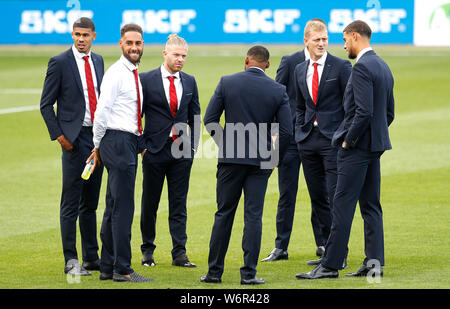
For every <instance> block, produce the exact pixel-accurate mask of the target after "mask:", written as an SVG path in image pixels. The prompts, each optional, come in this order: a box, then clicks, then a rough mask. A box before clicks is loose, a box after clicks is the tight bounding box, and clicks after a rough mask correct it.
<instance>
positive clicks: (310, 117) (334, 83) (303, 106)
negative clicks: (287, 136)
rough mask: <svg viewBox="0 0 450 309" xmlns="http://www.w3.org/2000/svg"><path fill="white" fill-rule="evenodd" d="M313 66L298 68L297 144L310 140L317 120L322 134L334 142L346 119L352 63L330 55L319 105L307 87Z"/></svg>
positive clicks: (320, 88)
mask: <svg viewBox="0 0 450 309" xmlns="http://www.w3.org/2000/svg"><path fill="white" fill-rule="evenodd" d="M309 64H310V60H307V61H304V62H302V63H300V64H298V65H297V67H296V68H295V83H296V87H295V90H296V96H295V98H296V108H295V111H296V122H295V141H296V142H297V143H298V142H301V141H303V140H304V139H306V138H307V137H308V135H309V133H310V132H311V131H312V128H313V123H314V120H315V119H316V118H317V122H318V124H319V130H320V132H321V133H322V134H323V135H325V136H326V137H328V138H329V139H330V140H331V139H332V137H333V134H334V132H335V131H336V129H337V128H338V127H339V125H340V123H341V122H342V120H343V119H344V107H343V104H342V99H343V97H344V91H345V87H346V85H347V81H348V78H349V76H350V73H351V71H352V65H351V63H350V61H348V60H343V59H340V58H338V57H335V56H333V55H331V54H330V53H328V55H327V59H326V61H325V65H324V68H323V71H322V76H321V77H320V82H319V89H318V92H317V104H314V101H313V99H312V98H311V95H310V94H309V90H308V85H307V83H306V74H307V73H308V66H309Z"/></svg>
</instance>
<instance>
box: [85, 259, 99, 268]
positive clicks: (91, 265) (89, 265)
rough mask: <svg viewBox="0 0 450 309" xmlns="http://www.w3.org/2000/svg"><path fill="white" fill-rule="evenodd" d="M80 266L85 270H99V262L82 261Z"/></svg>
mask: <svg viewBox="0 0 450 309" xmlns="http://www.w3.org/2000/svg"><path fill="white" fill-rule="evenodd" d="M81 266H83V267H84V269H86V270H100V260H97V261H92V262H88V261H84V262H83V264H82V265H81Z"/></svg>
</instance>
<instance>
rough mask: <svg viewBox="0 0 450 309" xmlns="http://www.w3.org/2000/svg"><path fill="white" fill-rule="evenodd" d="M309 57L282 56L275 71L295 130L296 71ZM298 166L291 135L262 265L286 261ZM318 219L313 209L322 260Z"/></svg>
mask: <svg viewBox="0 0 450 309" xmlns="http://www.w3.org/2000/svg"><path fill="white" fill-rule="evenodd" d="M318 23H321V24H323V25H324V27H326V24H325V22H324V21H323V20H321V19H318V18H314V19H311V20H310V21H308V23H307V25H308V24H314V25H315V24H318ZM308 29H309V27H306V26H305V32H306V33H305V34H308V32H309V30H308ZM310 57H311V55H310V52H309V50H308V47H306V45H305V49H304V50H302V51H298V52H295V53H293V54H291V55H286V56H283V57H282V58H281V62H280V66H279V67H278V69H277V76H276V78H275V80H276V81H277V82H278V83H280V84H282V85H285V86H286V92H287V94H288V96H289V105H290V107H291V115H292V124H293V125H292V127H293V129H294V128H295V118H296V115H295V114H296V108H297V100H296V88H297V85H296V83H295V67H296V66H297V65H298V64H300V63H302V62H304V61H305V60H309V59H310ZM300 165H301V160H300V153H299V150H298V147H297V143H296V141H295V134H294V132H293V134H292V136H291V141H290V143H289V148H288V150H287V152H286V155H285V157H284V160H283V162H281V163H280V165H279V166H278V189H279V191H280V197H279V200H278V208H277V216H276V226H277V236H276V238H275V248H274V249H273V250H272V252H271V253H270V254H269V255H268V256H267V257H266V258H264V259H263V260H262V261H263V262H272V261H278V260H287V259H288V245H289V240H290V238H291V232H292V226H293V222H294V214H295V204H296V200H297V191H298V182H299V174H300ZM321 215H323V214H322V213H320V212H319V213H316V212H315V209H312V211H311V225H312V230H313V234H314V239H315V242H316V247H317V248H316V255H317V256H322V254H323V252H324V250H325V243H326V240H327V239H326V238H327V233H326V230H327V229H326V228H324V227H325V226H326V222H324V219H323V218H321ZM325 216H326V217H329V214H325ZM325 221H326V220H325ZM328 230H329V228H328Z"/></svg>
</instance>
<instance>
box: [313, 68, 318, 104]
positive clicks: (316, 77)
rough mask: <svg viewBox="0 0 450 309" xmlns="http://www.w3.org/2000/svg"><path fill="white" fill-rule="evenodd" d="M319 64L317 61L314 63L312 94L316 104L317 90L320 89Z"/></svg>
mask: <svg viewBox="0 0 450 309" xmlns="http://www.w3.org/2000/svg"><path fill="white" fill-rule="evenodd" d="M318 65H319V64H318V63H317V62H315V63H313V66H314V75H313V79H312V95H313V101H314V104H317V91H318V90H319V72H318V71H317V66H318Z"/></svg>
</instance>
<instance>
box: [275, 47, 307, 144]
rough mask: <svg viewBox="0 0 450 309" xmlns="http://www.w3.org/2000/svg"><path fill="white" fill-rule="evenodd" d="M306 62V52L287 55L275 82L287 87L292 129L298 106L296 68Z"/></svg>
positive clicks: (283, 58) (282, 59)
mask: <svg viewBox="0 0 450 309" xmlns="http://www.w3.org/2000/svg"><path fill="white" fill-rule="evenodd" d="M303 61H305V52H304V51H303V50H302V51H299V52H296V53H293V54H291V55H286V56H283V57H282V58H281V62H280V65H279V66H278V69H277V76H276V77H275V81H277V82H278V83H280V84H282V85H285V86H286V92H287V94H288V96H289V106H290V108H291V115H292V128H293V129H294V128H295V108H296V106H297V101H296V99H295V95H296V92H295V88H296V85H295V74H294V71H295V67H296V66H297V64H299V63H302V62H303ZM292 136H294V131H292Z"/></svg>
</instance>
